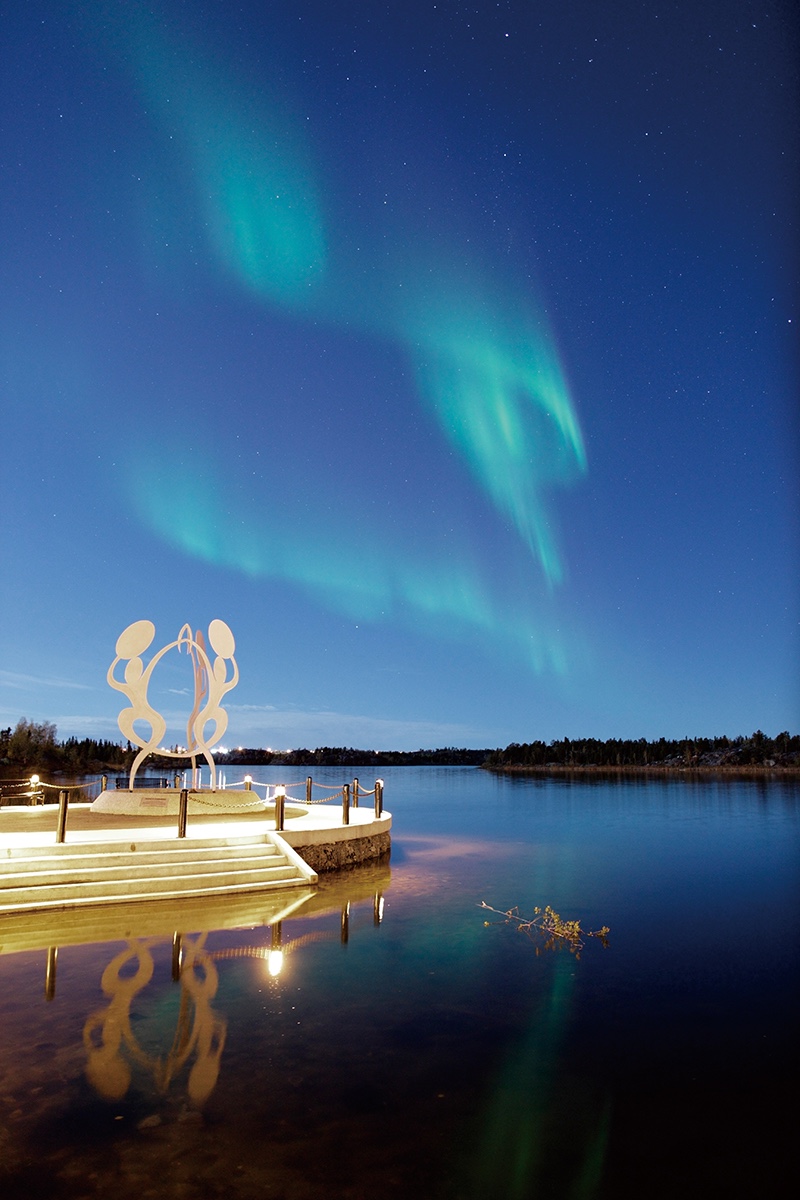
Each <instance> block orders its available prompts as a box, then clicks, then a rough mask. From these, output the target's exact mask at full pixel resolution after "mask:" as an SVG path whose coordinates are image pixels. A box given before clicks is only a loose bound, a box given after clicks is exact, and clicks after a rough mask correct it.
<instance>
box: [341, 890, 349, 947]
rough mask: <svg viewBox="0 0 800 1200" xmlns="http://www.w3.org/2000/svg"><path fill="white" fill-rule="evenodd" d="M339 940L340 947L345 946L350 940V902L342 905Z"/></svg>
mask: <svg viewBox="0 0 800 1200" xmlns="http://www.w3.org/2000/svg"><path fill="white" fill-rule="evenodd" d="M341 939H342V945H343V946H346V945H347V943H348V941H349V940H350V901H349V900H348V901H347V903H346V904H343V905H342V924H341Z"/></svg>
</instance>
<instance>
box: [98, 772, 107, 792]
mask: <svg viewBox="0 0 800 1200" xmlns="http://www.w3.org/2000/svg"><path fill="white" fill-rule="evenodd" d="M100 783H101V785H102V787H101V791H103V792H107V791H108V776H107V775H101V776H100Z"/></svg>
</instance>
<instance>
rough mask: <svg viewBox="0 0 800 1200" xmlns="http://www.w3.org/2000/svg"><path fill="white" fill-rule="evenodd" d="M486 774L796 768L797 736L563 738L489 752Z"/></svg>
mask: <svg viewBox="0 0 800 1200" xmlns="http://www.w3.org/2000/svg"><path fill="white" fill-rule="evenodd" d="M483 765H484V766H485V767H486V768H487V769H489V770H495V771H503V770H514V769H521V768H531V769H542V770H547V769H548V768H557V769H559V770H563V769H569V768H579V769H587V768H593V767H595V768H617V767H638V768H647V767H655V768H659V769H663V768H672V769H691V768H707V767H724V768H732V767H780V768H787V767H788V768H792V767H793V768H800V736H797V735H796V734H795V735H792V734H790V733H788V732H783V733H779V734H778V735H777V736H776V737H774V738H771V737H768V736H767V735H766V734H765V733H762V731H761V730H760V729H757V730H756V732H755V733H753V734H751V735H750V737H735V738H729V737H712V738H704V737H695V738H688V737H687V738H663V737H662V738H659V739H658V741H648V740H647V739H646V738H638V739H635V740H634V739H624V738H609V739H607V740H606V741H601V740H599V739H597V738H562V739H561V740H557V741H552V742H542V741H536V742H521V743H520V742H512V743H511V744H510V745H509V746H506V748H505V750H493V751H492V752H491V753H490V754H489V755H488V756H487V758H486V761H485V763H484V764H483Z"/></svg>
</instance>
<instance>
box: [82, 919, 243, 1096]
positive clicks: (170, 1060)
mask: <svg viewBox="0 0 800 1200" xmlns="http://www.w3.org/2000/svg"><path fill="white" fill-rule="evenodd" d="M205 937H206V935H205V934H204V933H203V934H200V935H199V936H198V937H197V939H196V941H192V939H191V938H183V939H182V953H181V960H180V982H181V1003H180V1011H179V1014H178V1026H177V1029H176V1031H175V1038H174V1040H173V1043H172V1047H171V1048H170V1051H169V1053H168V1054H167V1055H166V1056H165V1057H163V1058H162V1057H161V1056H159V1057H154V1056H153V1055H151V1054H147V1053H145V1051H144V1050H142V1048H141V1046H140V1045H139V1043H138V1041H137V1040H136V1037H135V1035H134V1032H133V1029H132V1028H131V1003H132V1002H133V1000H134V997H135V996H136V995H137V993H139V992H140V991H141V990H142V989H143V988H145V987H146V986H147V984H148V983H149V982H150V980H151V979H152V977H153V956H152V954H151V947H152V945H153V944H154V942H155V941H157V940H158V939H156V938H141V939H137V940H135V941H130V942H129V943H128V946H127V947H126V949H124V950H121V951H120V953H119V954H117V955H116V957H115V958H113V959H112V960H111V962H110V963H109V964H108V966H107V967H106V969H105V971H104V972H103V976H102V979H101V986H102V988H103V991H104V992H105V994H106V995H107V996H110V997H111V999H110V1001H109V1003H108V1005H107V1006H106V1007H105V1008H100V1009H98V1010H97V1011H96V1012H94V1013H92V1015H91V1016H90V1017H88V1018H87V1020H86V1024H85V1025H84V1027H83V1042H84V1046H85V1047H86V1053H87V1060H88V1061H87V1064H86V1074H87V1076H88V1078H89V1081H90V1083H91V1084H92V1085H93V1087H94V1088H95V1089H96V1090H97V1091H98V1092H99V1093H100V1095H101V1096H104V1097H105V1098H106V1099H108V1100H119V1099H121V1098H122V1097H123V1096H124V1095H125V1093H126V1092H127V1090H128V1087H129V1086H130V1082H131V1069H130V1066H129V1064H128V1062H127V1061H126V1060H125V1058H124V1057H123V1053H122V1051H123V1049H126V1050H127V1052H128V1055H129V1056H130V1058H131V1059H132V1060H133V1061H134V1062H137V1063H139V1064H140V1065H141V1066H144V1067H145V1068H146V1069H147V1070H148V1071H150V1072H151V1073H152V1075H153V1078H154V1079H155V1082H156V1086H157V1088H158V1090H159V1091H160V1092H166V1091H167V1089H168V1088H169V1085H170V1082H171V1081H172V1078H173V1076H175V1075H176V1074H177V1073H178V1072H179V1071H180V1070H181V1068H182V1067H183V1066H184V1065H185V1064H186V1063H187V1062H188V1060H189V1059H190V1058H191V1056H192V1053H196V1058H195V1062H194V1066H193V1067H192V1069H191V1071H190V1072H189V1080H188V1083H187V1091H188V1093H189V1097H190V1099H191V1100H193V1101H194V1103H195V1104H202V1103H203V1102H204V1101H205V1100H207V1099H208V1097H209V1096H210V1095H211V1092H212V1091H213V1090H214V1086H215V1084H216V1082H217V1077H218V1075H219V1062H220V1057H221V1055H222V1050H223V1047H224V1045H225V1034H226V1030H227V1024H226V1022H225V1021H224V1020H222V1019H221V1018H220V1017H218V1016H216V1014H215V1013H214V1010H213V1009H212V1007H211V1001H212V999H213V998H214V996H215V994H216V991H217V985H218V982H219V977H218V975H217V969H216V967H215V966H214V963H213V961H212V959H211V957H210V955H209V954H208V953H207V952H206V950H205V948H204V943H205ZM135 960H138V967H137V969H136V972H135V973H134V974H133V975H123V974H122V971H123V969H124V968H125V966H126V964H128V963H129V962H131V961H135ZM192 1007H193V1009H194V1019H193V1020H191V1012H190V1009H191V1008H192ZM190 1021H191V1028H190Z"/></svg>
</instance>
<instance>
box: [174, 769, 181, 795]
mask: <svg viewBox="0 0 800 1200" xmlns="http://www.w3.org/2000/svg"><path fill="white" fill-rule="evenodd" d="M180 786H181V777H180V775H178V774H177V773H176V775H175V791H176V792H177V790H178V788H179V787H180Z"/></svg>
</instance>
